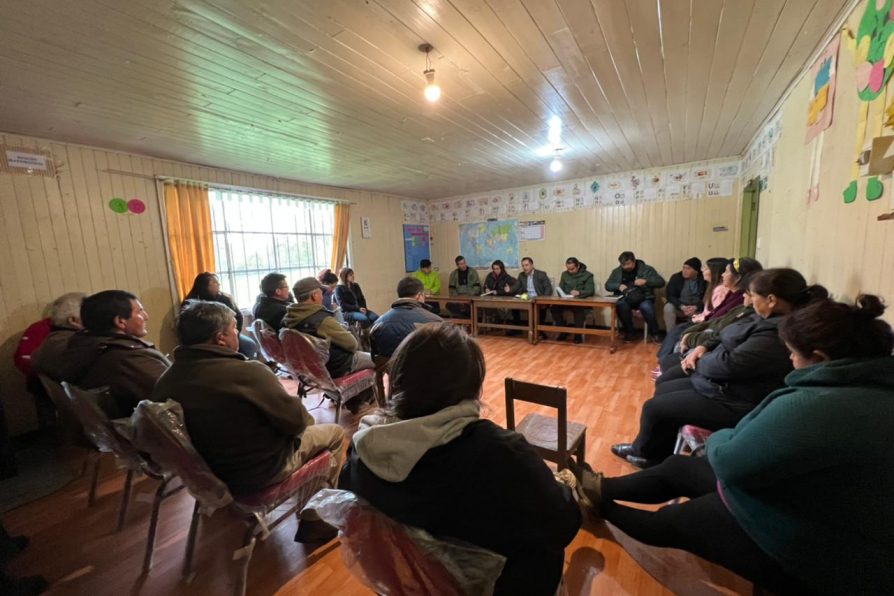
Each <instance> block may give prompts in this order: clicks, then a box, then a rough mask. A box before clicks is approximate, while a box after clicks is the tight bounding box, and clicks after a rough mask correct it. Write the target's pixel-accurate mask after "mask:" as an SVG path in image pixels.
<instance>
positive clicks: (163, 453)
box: [134, 400, 332, 596]
mask: <svg viewBox="0 0 894 596" xmlns="http://www.w3.org/2000/svg"><path fill="white" fill-rule="evenodd" d="M134 427H135V430H136V442H137V444H138V445H139V447H140V449H142V450H145V451H147V452H148V453H149V454H150V455H151V457H152V459H153V460H154V461H157V462H158V463H159V465H160V466H161V467H162V468H163V469H165V470H167V471H169V472H170V473H172V474H176V475H177V476H179V477H180V479H181V480H182V481H183V484H184V485H186V488H187V490H189V493H190V494H191V495H192V496H193V497H194V498H195V499H196V504H195V507H194V508H193V513H192V521H191V522H190V525H189V534H188V536H187V539H186V560H185V562H184V566H183V577H184V579H185V580H186V581H187V582H189V581H191V580H192V578H193V575H194V574H193V558H194V554H195V548H196V538H197V536H198V533H199V525H200V521H201V518H202V515H203V514H204V515H207V516H210V515H212V514H213V513H214V512H215V511H216V510H218V509H226V510H227V511H228V512H230V513H232V514H234V515H235V516H236V517H238V518H239V519H240V520H241V521H242V522H243V523H244V524H245V526H246V529H245V533H244V534H243V542H242V545H241V547H240V548H238V549H237V550H235V551H234V552H233V560H241V564H240V568H239V578H238V580H237V582H236V585H235V594H236V596H245V591H246V586H247V583H248V566H249V563H251V557H252V552H253V551H254V547H255V544H256V543H257V539H256V538H255V536H256V535H258V534H260V536H261V540H264V539H265V538H267V536H269V534H270V531H271V530H272V529H274V528H276V527H277V526H278V525H279V524H280V523H282V522H283V521H285V520H286V519H288V518H289V517H290V516H291V515H293V514H295V513H297V512H299V511H300V510H301V509H302V508H303V507H304V505H305V504H306V503H307V501H308V500H309V499H310V498H311V497H312V496H313V495H314V493H316V492H317V491H318V490H320V489H321V488H323V487H324V486H326V483H327V481H328V477H329V470H330V462H331V458H332V454H331V453H330V452H329V451H326V450H324V451H322V452H321V453H319V454H318V455H316V456H314V457H313V458H312V459H311V460H309V461H308V462H306V463H305V464H304V465H303V466H301V467H300V468H298V469H297V470H295V471H294V472H293V473H292V474H291V475H290V476H289V477H288V478H286V479H285V480H283V481H282V482H280V483H279V484H274V485H272V486H269V487H267V488H264V489H262V490H260V491H258V492H256V493H252V494H248V495H233V494H232V493H231V492H230V490H229V489H228V488H227V486H226V484H224V483H223V481H221V480H220V479H219V478H218V477H217V476H216V475H215V474H214V472H212V471H211V468H209V467H208V464H207V463H206V462H205V460H204V459H203V458H202V456H201V455H199V453H198V452H197V451H196V450H195V447H194V446H193V444H192V441H191V440H190V438H189V433H187V431H186V425H185V424H184V422H183V410H182V408H181V407H180V404H178V403H177V402H174V401H170V400H169V401H167V402H165V403H163V404H162V403H156V402H151V401H148V400H144V401H141V402H140V403H139V405H138V406H137V409H136V413H135V414H134ZM289 501H292V503H290V504H289V505H288V506H286V507H285V508H284V510H283V505H285V504H286V503H287V502H289ZM274 515H275V516H276V517H275V519H273V520H272V521H268V517H272V516H274Z"/></svg>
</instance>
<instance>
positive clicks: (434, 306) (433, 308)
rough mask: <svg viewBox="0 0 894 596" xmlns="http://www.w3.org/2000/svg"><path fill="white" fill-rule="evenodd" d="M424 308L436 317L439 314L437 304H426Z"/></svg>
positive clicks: (438, 304)
mask: <svg viewBox="0 0 894 596" xmlns="http://www.w3.org/2000/svg"><path fill="white" fill-rule="evenodd" d="M425 306H426V308H428V310H429V311H431V312H433V313H435V314H436V315H439V314H441V304H440V303H439V302H426V303H425Z"/></svg>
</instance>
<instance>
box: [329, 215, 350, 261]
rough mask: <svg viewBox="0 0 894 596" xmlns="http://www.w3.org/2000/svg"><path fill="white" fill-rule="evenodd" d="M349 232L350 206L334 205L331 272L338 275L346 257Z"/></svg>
mask: <svg viewBox="0 0 894 596" xmlns="http://www.w3.org/2000/svg"><path fill="white" fill-rule="evenodd" d="M350 231H351V205H350V204H349V203H337V204H336V205H335V231H334V232H333V234H332V271H334V272H335V273H338V270H339V269H341V267H342V265H344V264H345V257H347V256H348V234H349V233H350Z"/></svg>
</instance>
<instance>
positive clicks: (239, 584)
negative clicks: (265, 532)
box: [234, 524, 257, 596]
mask: <svg viewBox="0 0 894 596" xmlns="http://www.w3.org/2000/svg"><path fill="white" fill-rule="evenodd" d="M254 530H255V525H254V524H250V525H249V527H248V529H247V530H246V531H245V537H244V538H243V540H242V548H240V549H239V550H238V551H237V552H238V553H239V554H238V558H240V559H242V564H241V565H240V566H239V579H238V580H237V581H236V590H235V592H234V594H235V596H245V590H246V587H247V586H248V566H249V564H250V563H251V555H252V553H253V552H254V550H255V544H256V543H257V540H256V539H255V532H254Z"/></svg>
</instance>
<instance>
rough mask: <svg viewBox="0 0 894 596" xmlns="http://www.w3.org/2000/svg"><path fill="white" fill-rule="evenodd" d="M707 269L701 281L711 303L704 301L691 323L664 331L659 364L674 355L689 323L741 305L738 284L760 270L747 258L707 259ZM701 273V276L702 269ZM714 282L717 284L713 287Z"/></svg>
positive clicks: (739, 285) (715, 315)
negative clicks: (703, 306)
mask: <svg viewBox="0 0 894 596" xmlns="http://www.w3.org/2000/svg"><path fill="white" fill-rule="evenodd" d="M707 267H708V271H709V273H708V274H707V275H706V276H705V279H707V280H708V283H709V285H708V291H707V292H705V295H706V296H707V295H710V296H711V300H710V301H708V302H706V304H705V310H704V311H702V312H701V313H698V314H696V315H693V317H692V320H691V321H685V322H683V323H680V324H679V325H677V326H676V327H674V328H672V329H669V330H668V332H667V336H666V337H665V338H664V341H662V342H661V348H659V349H658V361H659V363H660V362H661V360H662V359H663V358H664V357H665V356H668V355H669V354H672V353H673V352H674V348H676V346H677V345H678V344H679V343H680V338H681V337H682V336H683V334H684V333H685V332H686V330H687V329H688V328H689V327H690V326H691V325H692V324H693V323H701V322H704V321H710V320H712V319H717V318H719V317H722V316H723V315H725V314H726V313H728V312H729V311H730V310H732V309H734V308H736V307H737V306H739V305H741V304H742V300H743V294H744V291H745V288H746V286H745V285H743V284H742V278H743V277H744V276H745V275H748V274H749V273H754V272H757V271H760V270H761V269H763V267H762V266H761V264H760V262H759V261H757V260H755V259H750V258H748V257H742V258H740V259H723V258H713V259H708V263H707ZM702 272H703V273H704V270H703V271H702ZM714 280H716V282H715V281H714ZM718 283H719V284H720V285H716V284H718ZM708 292H710V294H708ZM715 300H717V301H715ZM657 372H660V371H657Z"/></svg>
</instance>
